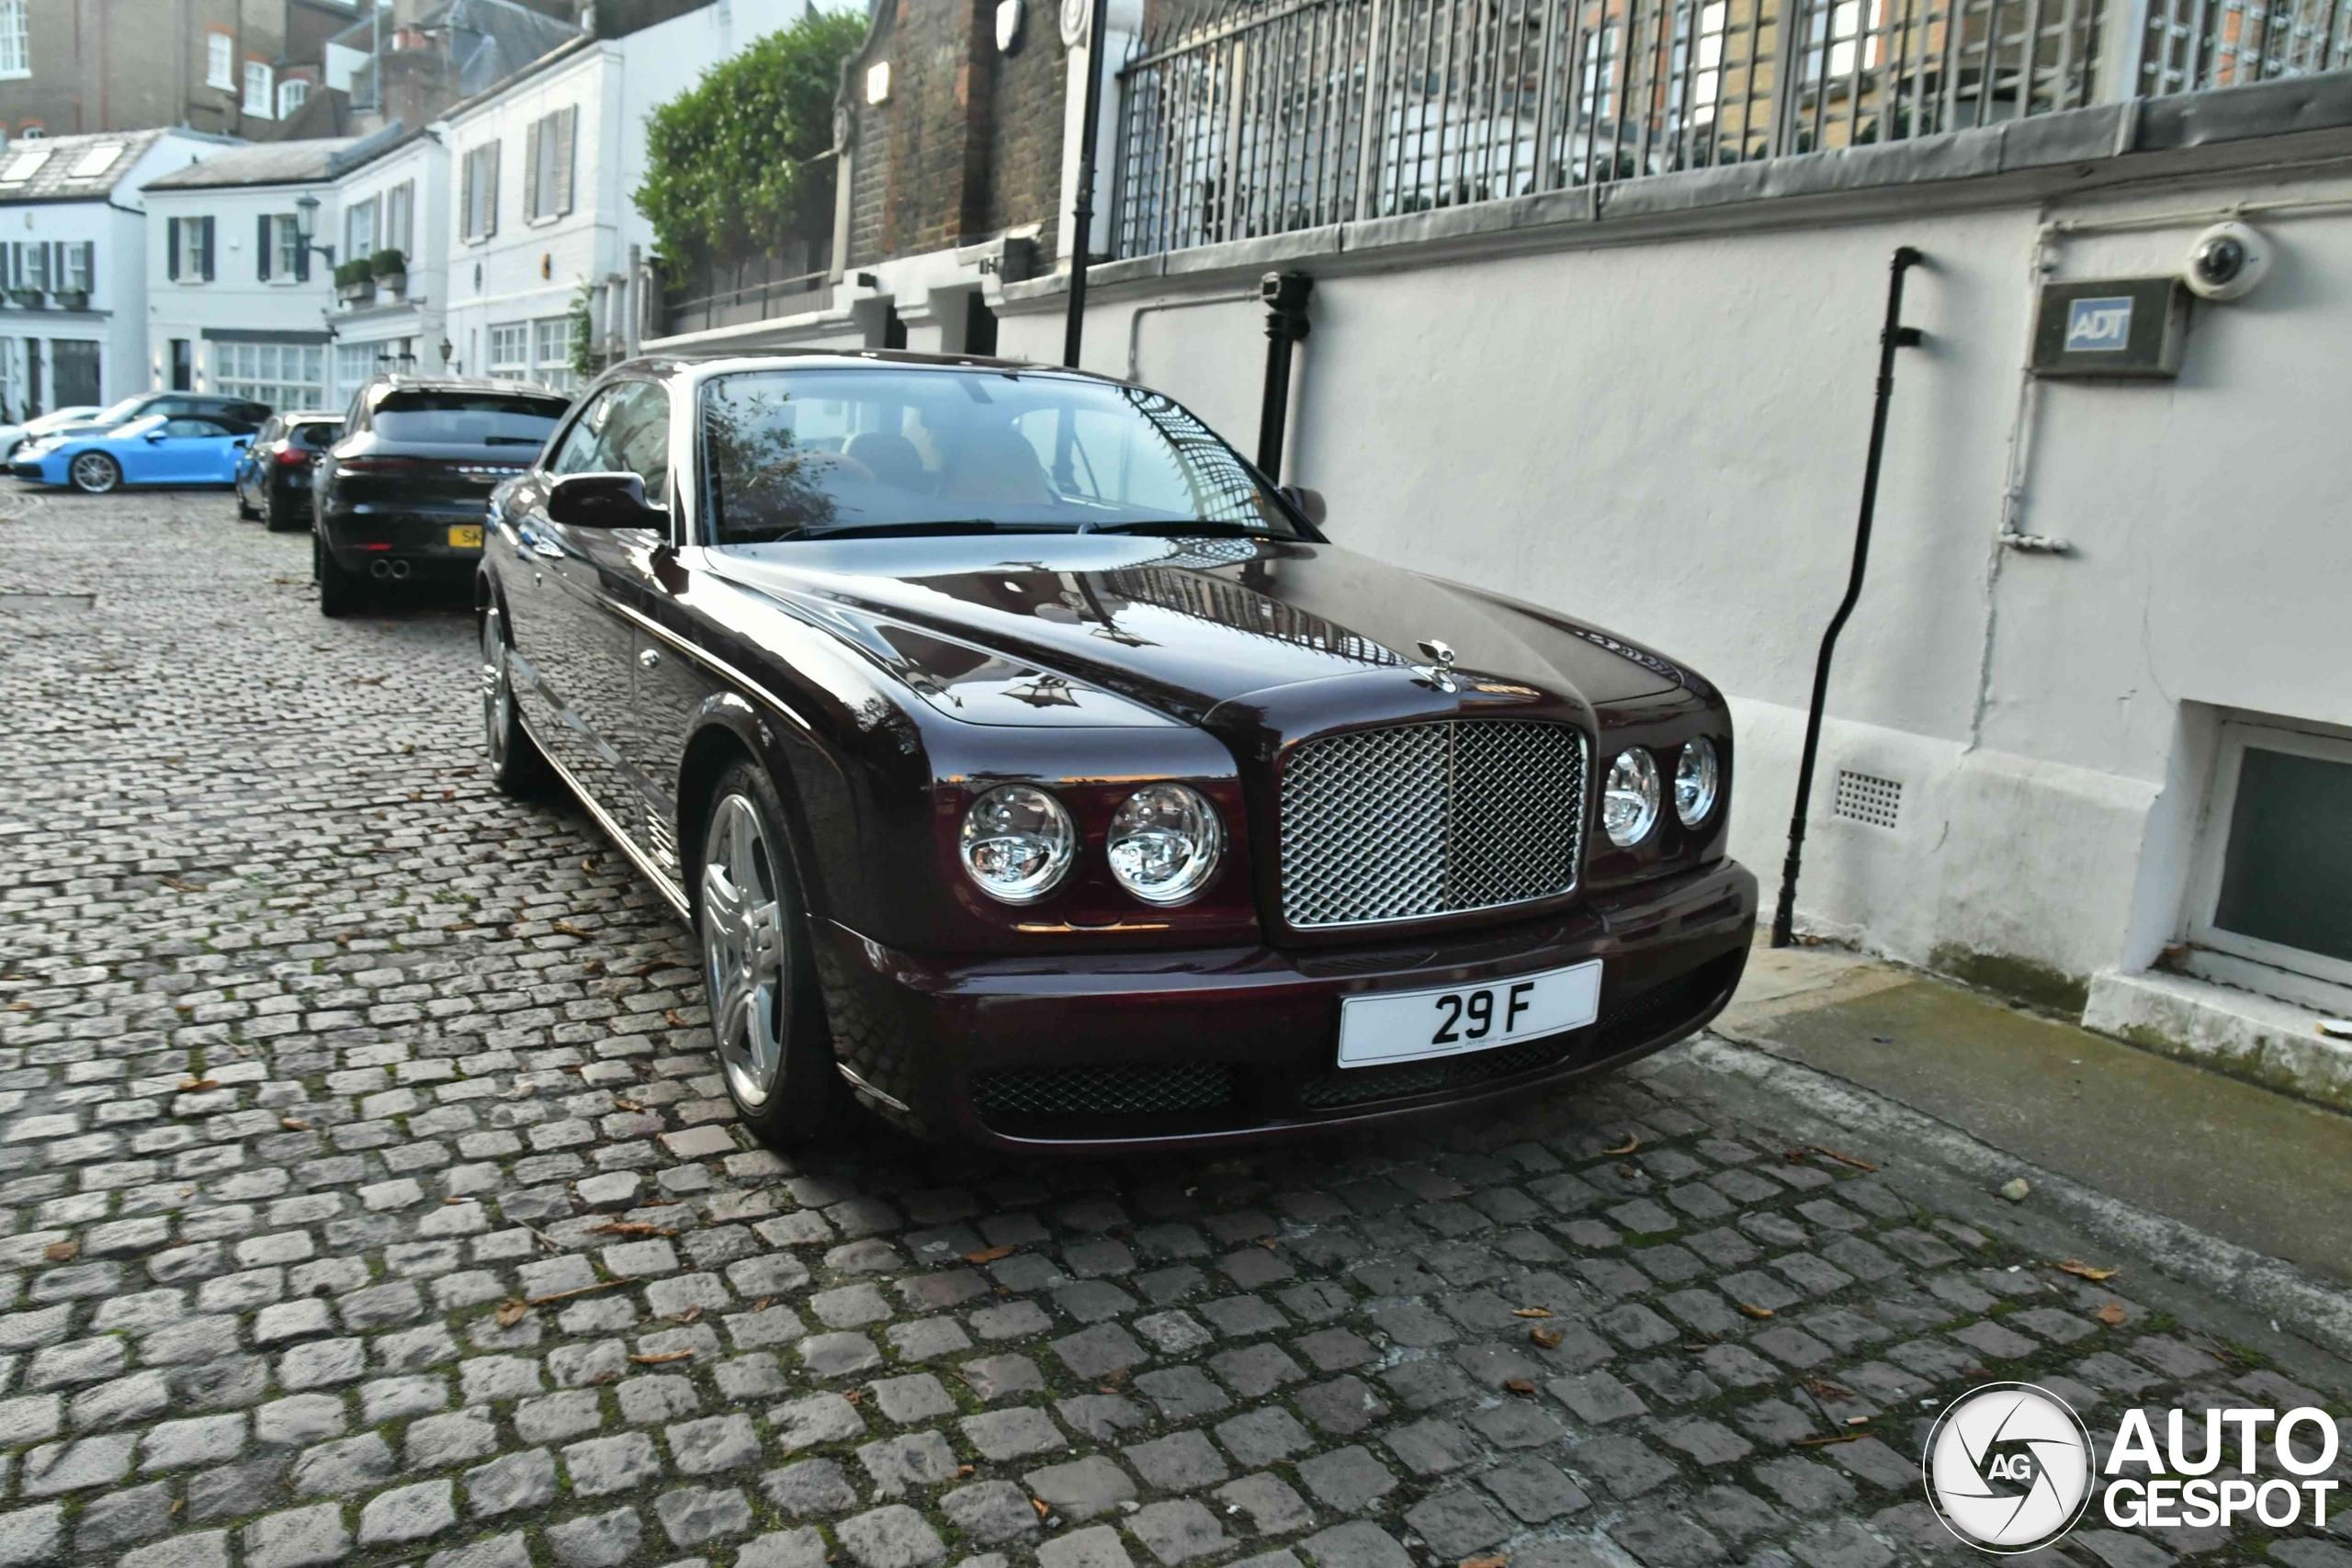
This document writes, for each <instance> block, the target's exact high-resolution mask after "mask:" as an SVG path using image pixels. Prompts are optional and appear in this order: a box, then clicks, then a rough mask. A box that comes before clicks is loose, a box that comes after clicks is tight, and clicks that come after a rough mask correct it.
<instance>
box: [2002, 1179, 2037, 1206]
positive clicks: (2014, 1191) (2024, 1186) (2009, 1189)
mask: <svg viewBox="0 0 2352 1568" xmlns="http://www.w3.org/2000/svg"><path fill="white" fill-rule="evenodd" d="M2032 1190H2033V1184H2032V1183H2031V1182H2030V1181H2028V1180H2027V1179H2025V1178H2024V1177H2022V1176H2013V1177H2011V1178H2009V1179H2008V1180H2007V1181H2004V1182H2003V1183H2001V1196H2002V1197H2004V1198H2007V1200H2008V1201H2010V1202H2012V1203H2022V1202H2024V1201H2026V1195H2027V1194H2028V1193H2030V1192H2031V1191H2032Z"/></svg>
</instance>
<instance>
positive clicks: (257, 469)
mask: <svg viewBox="0 0 2352 1568" xmlns="http://www.w3.org/2000/svg"><path fill="white" fill-rule="evenodd" d="M341 434H343V415H341V414H339V413H320V412H304V413H279V414H272V415H270V417H269V423H267V424H265V425H263V426H262V427H261V434H259V435H256V436H254V444H253V445H252V446H248V447H246V448H245V451H244V455H243V457H239V458H238V459H237V481H236V482H237V516H238V518H239V519H240V520H242V521H243V522H247V523H250V522H252V521H253V520H254V518H256V517H258V518H260V519H262V521H264V522H265V523H266V524H268V525H269V531H270V532H271V533H273V534H290V533H292V532H294V530H295V529H297V528H307V527H309V526H310V524H311V469H312V468H316V467H318V462H319V457H320V456H321V455H322V453H324V452H325V451H326V449H327V448H328V447H330V446H334V443H335V437H337V436H339V435H341Z"/></svg>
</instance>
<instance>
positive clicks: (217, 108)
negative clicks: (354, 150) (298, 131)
mask: <svg viewBox="0 0 2352 1568" xmlns="http://www.w3.org/2000/svg"><path fill="white" fill-rule="evenodd" d="M365 14H366V12H365V5H364V0H0V135H5V136H6V137H8V138H11V139H21V138H25V137H39V136H72V135H77V134H81V133H85V132H91V131H107V130H147V129H151V128H156V127H163V126H185V127H187V128H189V129H192V130H200V131H208V132H212V133H215V134H220V135H228V136H240V137H243V138H244V139H246V140H247V141H275V140H277V139H278V138H280V137H281V136H283V135H284V134H285V130H286V127H287V123H288V121H290V120H291V119H293V118H295V117H296V116H297V115H298V114H299V113H300V110H301V109H302V107H303V106H304V104H305V103H306V102H307V101H308V100H309V98H310V96H311V94H312V93H314V92H315V91H317V90H318V88H319V87H320V85H321V83H322V61H323V59H324V53H325V48H326V41H327V39H329V38H331V37H332V36H334V34H335V33H337V32H339V31H341V30H343V29H345V28H348V27H350V26H351V25H352V23H353V21H354V20H355V19H356V18H357V17H361V16H363V15H365Z"/></svg>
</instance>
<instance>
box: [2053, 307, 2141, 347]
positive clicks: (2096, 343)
mask: <svg viewBox="0 0 2352 1568" xmlns="http://www.w3.org/2000/svg"><path fill="white" fill-rule="evenodd" d="M2129 347H2131V296H2130V295H2128V294H2114V295H2105V296H2101V297H2099V298H2098V299H2075V300H2072V301H2070V302H2069V303H2068V304H2067V306H2066V352H2067V353H2069V354H2107V353H2121V352H2122V351H2123V350H2124V349H2126V348H2129Z"/></svg>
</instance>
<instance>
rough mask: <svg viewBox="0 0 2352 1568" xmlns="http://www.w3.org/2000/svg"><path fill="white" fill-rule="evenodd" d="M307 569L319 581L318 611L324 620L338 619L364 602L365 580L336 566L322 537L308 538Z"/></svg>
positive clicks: (366, 585)
mask: <svg viewBox="0 0 2352 1568" xmlns="http://www.w3.org/2000/svg"><path fill="white" fill-rule="evenodd" d="M311 572H312V574H313V575H315V576H316V577H317V578H318V580H319V614H320V615H324V616H325V617H327V619H329V620H331V621H339V620H341V619H343V617H344V616H345V615H352V614H354V613H355V612H356V611H357V610H358V609H359V608H360V606H361V605H363V604H366V603H367V595H368V580H367V579H366V578H363V577H361V576H360V575H359V574H358V573H357V572H356V571H346V570H344V569H343V568H342V567H340V566H338V565H336V564H335V558H334V556H333V555H331V554H329V553H328V551H327V542H326V541H325V540H324V539H312V540H311Z"/></svg>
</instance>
